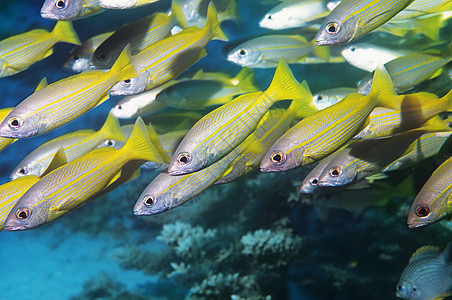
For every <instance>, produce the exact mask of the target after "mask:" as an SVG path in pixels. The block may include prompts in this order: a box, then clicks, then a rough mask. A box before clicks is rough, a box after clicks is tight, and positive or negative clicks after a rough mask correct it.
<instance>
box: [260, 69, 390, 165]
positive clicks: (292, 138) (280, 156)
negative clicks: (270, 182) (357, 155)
mask: <svg viewBox="0 0 452 300" xmlns="http://www.w3.org/2000/svg"><path fill="white" fill-rule="evenodd" d="M397 100H398V98H397V94H396V93H395V91H394V89H393V88H392V84H391V78H390V77H389V74H388V73H387V72H386V71H385V70H384V68H382V69H381V68H379V69H377V71H376V72H375V76H374V83H373V85H372V90H371V92H370V93H369V95H367V96H363V95H361V94H359V93H354V94H350V95H348V96H347V97H345V98H344V99H343V100H342V101H340V102H338V103H336V104H334V105H332V106H330V107H327V108H325V109H323V110H321V111H318V112H317V113H315V114H314V115H312V116H308V117H306V118H304V119H303V120H301V121H300V122H298V123H297V124H296V125H295V126H293V127H292V128H290V129H289V130H288V131H287V132H286V133H285V134H284V135H283V136H282V137H281V138H280V139H279V140H278V141H277V142H276V143H275V144H274V145H273V146H272V147H271V148H270V149H269V150H268V152H267V154H266V155H265V157H264V159H263V160H262V162H261V171H263V172H281V171H286V170H290V169H293V168H296V167H299V166H306V165H309V164H311V163H313V162H316V161H319V160H321V159H322V158H324V157H326V156H327V155H329V154H331V153H333V152H334V151H336V150H337V149H339V148H340V147H342V146H343V145H344V144H345V143H346V142H347V141H349V140H350V139H351V138H352V137H353V136H355V135H356V134H357V133H358V132H359V131H361V130H362V129H363V128H364V127H365V126H366V125H367V123H368V122H369V121H368V117H369V114H370V113H371V112H372V110H373V109H374V108H375V107H376V106H377V105H379V106H385V107H390V108H395V107H397V105H396V104H397V103H396V102H397Z"/></svg>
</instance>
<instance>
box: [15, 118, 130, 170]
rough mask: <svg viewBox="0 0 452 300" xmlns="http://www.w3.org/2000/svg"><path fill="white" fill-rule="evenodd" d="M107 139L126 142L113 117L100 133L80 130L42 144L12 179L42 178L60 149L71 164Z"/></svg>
mask: <svg viewBox="0 0 452 300" xmlns="http://www.w3.org/2000/svg"><path fill="white" fill-rule="evenodd" d="M106 139H112V140H115V141H120V142H124V141H125V140H126V138H125V137H124V135H123V134H122V131H121V129H120V127H119V122H118V120H117V119H116V118H115V117H113V116H112V115H109V116H108V117H107V120H106V121H105V124H104V125H103V126H102V128H101V129H100V130H98V131H94V130H78V131H75V132H71V133H68V134H65V135H62V136H60V137H57V138H55V139H53V140H50V141H48V142H46V143H44V144H42V145H41V146H39V147H38V148H36V149H35V150H33V151H32V152H30V153H29V154H28V155H27V156H26V157H25V158H24V159H22V160H21V161H20V162H19V164H18V165H17V167H16V168H15V169H14V170H13V172H12V173H11V179H15V178H17V177H21V176H25V175H36V176H41V175H42V174H43V173H44V172H45V170H46V169H47V168H48V166H49V164H50V162H51V161H52V158H53V157H54V156H55V154H56V152H57V151H58V149H59V148H60V147H61V148H62V149H63V151H64V153H65V155H66V160H67V162H71V161H73V160H74V159H76V158H79V157H80V156H82V155H84V154H85V153H88V152H89V151H90V150H92V149H94V148H95V147H96V146H97V145H98V144H99V143H100V142H102V141H103V140H106Z"/></svg>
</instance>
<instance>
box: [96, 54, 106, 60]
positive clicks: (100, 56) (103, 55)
mask: <svg viewBox="0 0 452 300" xmlns="http://www.w3.org/2000/svg"><path fill="white" fill-rule="evenodd" d="M97 57H98V58H99V59H100V60H102V61H104V60H106V59H107V54H105V52H101V53H99V55H98V56H97Z"/></svg>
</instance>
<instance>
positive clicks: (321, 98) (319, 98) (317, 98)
mask: <svg viewBox="0 0 452 300" xmlns="http://www.w3.org/2000/svg"><path fill="white" fill-rule="evenodd" d="M315 99H316V100H317V101H322V100H323V96H322V95H317V96H315Z"/></svg>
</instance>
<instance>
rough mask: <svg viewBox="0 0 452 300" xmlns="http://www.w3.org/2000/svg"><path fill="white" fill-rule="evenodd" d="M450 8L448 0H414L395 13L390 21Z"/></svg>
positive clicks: (450, 4) (451, 3)
mask: <svg viewBox="0 0 452 300" xmlns="http://www.w3.org/2000/svg"><path fill="white" fill-rule="evenodd" d="M451 9H452V2H450V0H415V1H413V2H412V3H411V4H410V5H408V6H407V7H406V8H405V9H403V10H402V11H400V12H399V13H398V14H397V15H395V16H394V17H393V18H392V19H391V20H390V21H391V22H395V21H400V20H406V19H411V18H415V17H419V16H422V15H426V14H435V13H440V12H443V11H446V10H451Z"/></svg>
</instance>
